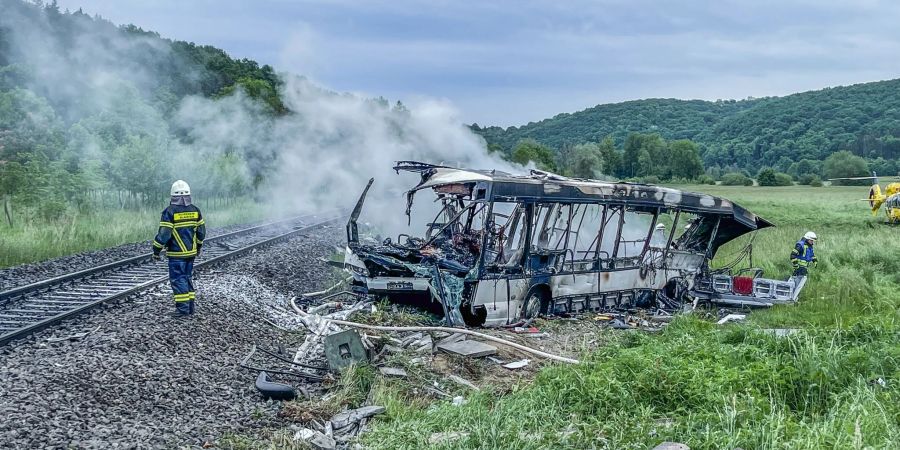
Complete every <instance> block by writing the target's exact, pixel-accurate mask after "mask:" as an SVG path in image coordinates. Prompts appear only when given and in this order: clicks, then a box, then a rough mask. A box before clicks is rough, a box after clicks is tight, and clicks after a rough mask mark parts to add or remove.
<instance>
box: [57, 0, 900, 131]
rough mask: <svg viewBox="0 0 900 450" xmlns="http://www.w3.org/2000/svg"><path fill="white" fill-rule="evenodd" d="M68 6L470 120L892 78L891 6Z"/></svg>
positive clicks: (519, 118) (407, 0)
mask: <svg viewBox="0 0 900 450" xmlns="http://www.w3.org/2000/svg"><path fill="white" fill-rule="evenodd" d="M62 3H63V4H67V3H69V1H68V0H66V1H63V2H62ZM72 3H73V4H74V3H75V2H74V0H73V1H72ZM84 3H88V4H90V3H93V4H94V5H95V6H96V7H97V9H98V11H96V12H100V13H101V14H103V13H104V11H103V8H111V9H112V10H114V11H116V14H117V16H116V17H113V19H114V20H117V21H125V22H129V21H133V22H140V23H142V24H143V23H145V22H148V23H147V24H146V25H147V28H154V25H155V23H157V22H165V21H166V20H167V18H171V17H183V18H184V19H182V22H184V24H182V25H178V29H177V30H173V31H172V33H173V37H178V38H183V39H184V38H187V39H192V40H196V41H198V42H204V43H210V44H213V45H223V46H225V48H226V49H227V50H229V51H237V52H239V54H238V56H240V57H251V58H260V59H262V62H266V63H272V64H275V65H276V66H277V67H278V68H279V69H281V70H288V71H291V72H294V73H299V74H301V75H309V76H312V77H313V78H314V79H316V80H320V81H321V82H323V83H325V84H326V85H328V86H332V87H334V88H337V89H340V90H348V91H358V92H366V93H369V94H370V95H385V96H388V97H391V98H408V97H411V96H415V95H429V96H433V97H441V98H448V99H450V100H451V101H453V102H454V103H456V104H457V105H459V107H460V108H461V109H462V113H463V116H464V118H465V120H466V121H469V122H471V121H477V122H479V123H482V124H485V123H488V124H501V125H511V124H521V123H525V122H527V121H530V120H538V119H541V118H545V117H549V116H552V115H554V114H556V113H559V112H566V111H571V110H572V108H573V107H574V108H576V109H580V108H584V107H589V106H593V105H595V104H597V103H603V102H609V101H617V100H621V99H636V98H642V97H646V96H648V95H653V96H662V97H697V96H702V97H701V98H709V99H713V97H706V95H715V96H716V97H720V96H721V97H725V98H744V97H747V96H757V97H758V96H764V95H775V94H788V93H792V92H795V91H799V90H809V89H818V88H822V87H825V86H832V85H836V84H841V83H855V82H864V81H871V80H873V79H884V78H891V77H895V76H897V74H898V73H900V70H898V69H900V62H898V61H897V59H896V57H895V56H896V54H897V53H898V49H900V48H898V47H900V28H897V27H896V19H897V17H900V4H897V3H896V2H890V1H886V0H881V1H879V0H867V1H861V2H843V1H837V0H794V1H776V0H761V1H756V2H746V1H738V0H720V1H711V0H710V1H692V2H660V1H650V0H633V1H624V0H601V1H589V0H575V1H571V2H555V1H550V0H521V1H513V0H508V1H492V2H453V1H431V2H426V1H413V0H392V1H386V0H376V1H371V2H351V1H345V0H341V1H324V0H306V1H290V2H288V1H283V0H269V1H262V2H256V3H255V4H254V6H253V7H252V8H248V7H241V5H242V4H244V3H243V2H237V1H236V0H224V1H221V2H217V3H216V5H217V6H216V7H214V8H206V7H205V6H204V5H202V4H201V5H199V6H191V5H190V4H191V3H193V2H170V1H167V2H163V3H162V4H156V5H154V8H149V7H147V6H141V3H140V2H122V3H116V5H115V6H113V5H112V4H111V2H108V1H101V2H98V0H94V1H87V2H82V4H84ZM66 6H68V5H66ZM207 6H208V5H207ZM204 8H206V9H204ZM130 10H132V11H135V14H131V15H129V13H128V11H130ZM92 12H93V11H92ZM138 13H139V14H138ZM210 14H212V16H211V18H210V19H209V20H206V21H202V22H200V23H199V26H197V25H188V23H189V22H190V21H189V20H188V19H187V18H201V17H209V15H210ZM145 19H146V20H145ZM298 23H302V24H304V25H302V26H301V27H300V31H297V24H298ZM165 26H166V27H169V28H166V30H168V29H170V28H171V26H170V25H165ZM157 29H158V28H157ZM163 31H165V30H163ZM301 44H302V45H301ZM304 46H305V47H304ZM293 51H299V52H300V53H297V54H290V53H286V52H293ZM279 63H281V64H279ZM547 93H552V95H548V94H547ZM535 99H541V102H536V101H535ZM499 102H505V103H507V105H499V104H498V103H499Z"/></svg>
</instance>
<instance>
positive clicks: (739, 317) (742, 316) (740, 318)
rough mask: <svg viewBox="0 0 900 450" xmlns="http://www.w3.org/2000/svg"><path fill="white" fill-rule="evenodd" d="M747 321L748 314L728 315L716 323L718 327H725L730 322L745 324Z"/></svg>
mask: <svg viewBox="0 0 900 450" xmlns="http://www.w3.org/2000/svg"><path fill="white" fill-rule="evenodd" d="M746 319H747V315H746V314H728V315H726V316H725V317H723V318H721V319H719V321H718V322H716V325H724V324H726V323H728V322H743V321H744V320H746Z"/></svg>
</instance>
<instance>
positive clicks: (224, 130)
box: [178, 76, 521, 235]
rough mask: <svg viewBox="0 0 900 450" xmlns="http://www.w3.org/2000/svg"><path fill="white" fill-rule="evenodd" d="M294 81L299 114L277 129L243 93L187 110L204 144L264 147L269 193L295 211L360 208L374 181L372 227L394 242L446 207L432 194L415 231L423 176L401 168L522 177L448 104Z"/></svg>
mask: <svg viewBox="0 0 900 450" xmlns="http://www.w3.org/2000/svg"><path fill="white" fill-rule="evenodd" d="M285 78H286V82H285V84H284V86H283V88H282V90H281V95H282V98H283V100H284V103H285V105H286V106H287V107H288V109H290V110H291V114H289V115H286V116H282V117H278V118H276V119H274V120H272V121H271V122H268V121H259V120H258V117H259V115H258V114H257V113H256V112H255V111H254V110H253V108H254V105H253V103H252V102H251V101H250V99H248V98H246V96H243V95H236V96H234V97H231V98H227V99H221V100H210V99H202V98H192V99H189V100H188V101H185V102H184V103H182V105H181V109H180V110H179V113H178V118H179V120H180V121H182V122H183V124H186V126H187V128H189V129H190V130H191V137H192V140H193V145H194V146H195V147H198V146H199V147H202V148H221V147H222V146H225V145H229V144H230V145H234V146H255V147H256V148H258V149H264V151H263V152H262V153H263V154H266V155H268V154H274V155H277V168H276V170H275V172H274V173H273V174H272V176H271V178H270V180H269V181H268V182H267V183H266V189H267V192H269V196H270V198H271V199H272V200H273V201H274V202H275V203H276V204H278V205H281V206H282V207H283V208H284V209H285V210H292V211H297V210H299V211H324V210H329V209H334V208H350V207H352V206H353V204H354V203H355V201H356V199H357V198H358V196H359V194H360V193H361V192H362V189H363V188H364V186H365V184H366V183H367V182H368V180H369V178H370V177H374V178H375V179H376V181H375V184H374V185H373V187H372V189H371V190H370V191H369V195H368V197H367V200H366V203H365V208H364V214H363V220H366V221H370V222H372V223H373V224H375V225H377V227H378V228H380V229H381V230H382V231H384V232H385V233H387V234H389V235H396V234H397V233H399V232H410V231H411V232H413V233H417V234H418V233H421V231H422V229H423V228H422V227H423V224H424V222H425V221H426V219H425V218H426V217H428V215H429V214H431V215H432V216H431V217H428V219H431V218H432V217H433V214H434V213H436V209H435V208H434V207H433V203H432V201H431V200H432V199H430V198H425V197H426V196H422V197H423V198H420V199H419V201H417V203H416V205H415V207H414V209H413V211H414V212H415V213H416V215H415V217H414V218H413V220H412V229H410V228H408V227H407V218H406V217H405V216H404V214H403V211H404V209H405V205H406V199H405V191H406V190H408V189H409V188H411V187H412V186H414V185H415V184H416V183H417V182H418V181H419V180H418V176H417V175H415V174H407V173H404V172H401V174H400V175H397V174H395V173H394V171H393V170H392V169H391V167H392V166H393V165H394V162H395V161H398V160H416V161H423V162H430V163H443V164H447V165H453V166H459V167H469V168H497V169H500V170H506V171H513V172H514V171H517V170H516V169H515V168H514V167H512V166H511V165H510V164H509V163H507V162H505V161H503V160H501V159H500V158H497V157H494V156H492V155H489V154H488V153H487V152H486V150H485V144H484V142H483V140H482V139H481V138H480V137H479V136H477V135H475V134H474V133H472V132H471V131H470V130H469V129H468V128H467V127H465V126H464V125H463V124H462V122H461V121H460V120H459V119H458V118H457V116H456V111H455V110H454V109H453V107H452V106H451V105H450V104H448V103H447V102H442V101H437V100H430V99H417V100H416V101H414V102H412V103H410V104H409V106H408V108H407V107H406V106H404V105H402V104H394V105H390V104H388V102H387V101H385V100H383V99H367V98H363V97H360V96H358V95H353V94H338V93H334V92H331V91H329V90H327V89H325V88H323V87H321V86H319V85H316V84H315V83H313V82H311V81H309V80H307V79H305V78H301V77H295V76H285ZM249 162H250V163H251V164H252V162H253V160H249ZM519 170H521V168H520V169H519Z"/></svg>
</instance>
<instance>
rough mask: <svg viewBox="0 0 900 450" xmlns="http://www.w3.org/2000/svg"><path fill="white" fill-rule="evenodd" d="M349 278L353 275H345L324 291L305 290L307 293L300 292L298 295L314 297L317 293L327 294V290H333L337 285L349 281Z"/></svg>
mask: <svg viewBox="0 0 900 450" xmlns="http://www.w3.org/2000/svg"><path fill="white" fill-rule="evenodd" d="M351 278H353V277H347V278H345V279H343V280H341V281H338V282H337V283H335V285H334V286H332V287H330V288H328V289H325V290H324V291H316V292H307V293H305V294H300V296H301V297H315V296H317V295H322V294H327V293H329V292H331V291H333V290H335V289H336V288H337V287H338V286H340V285H342V284H344V283H346V282H348V281H350V279H351Z"/></svg>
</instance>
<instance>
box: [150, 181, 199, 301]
mask: <svg viewBox="0 0 900 450" xmlns="http://www.w3.org/2000/svg"><path fill="white" fill-rule="evenodd" d="M205 237H206V225H205V222H204V221H203V214H201V213H200V208H197V207H196V206H195V205H193V204H192V203H191V187H190V186H188V184H187V183H186V182H184V181H183V180H178V181H176V182H174V183H172V190H171V199H170V201H169V206H168V207H167V208H166V209H164V210H163V212H162V217H160V219H159V231H158V232H157V233H156V238H154V239H153V259H155V260H159V259H160V253H161V252H162V251H163V250H165V251H166V256H167V257H168V260H169V283H170V284H171V285H172V292H173V293H174V295H175V309H176V310H177V312H178V314H180V315H188V314H193V313H194V300H195V299H196V294H195V293H194V282H193V280H192V279H191V277H192V275H193V271H194V258H196V257H197V255H198V254H200V248H201V247H203V239H204V238H205Z"/></svg>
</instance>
